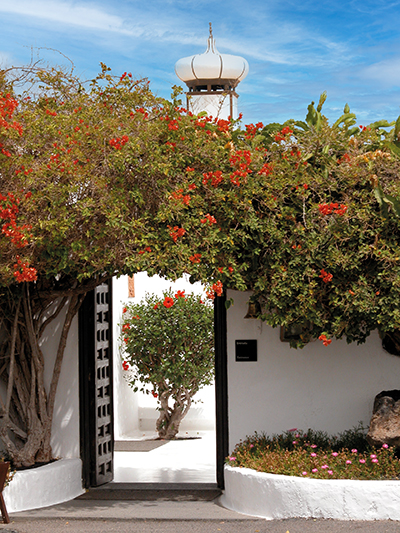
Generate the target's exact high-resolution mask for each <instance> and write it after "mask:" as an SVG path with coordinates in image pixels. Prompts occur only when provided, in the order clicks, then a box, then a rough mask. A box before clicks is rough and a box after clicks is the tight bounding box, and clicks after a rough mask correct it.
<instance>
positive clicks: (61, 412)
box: [40, 313, 80, 458]
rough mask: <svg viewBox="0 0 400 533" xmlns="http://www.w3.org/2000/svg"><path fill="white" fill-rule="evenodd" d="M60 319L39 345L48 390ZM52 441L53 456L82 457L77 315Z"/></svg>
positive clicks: (66, 349) (62, 316)
mask: <svg viewBox="0 0 400 533" xmlns="http://www.w3.org/2000/svg"><path fill="white" fill-rule="evenodd" d="M64 318H65V313H61V316H60V320H54V321H53V322H52V323H51V324H50V325H49V327H48V328H47V329H46V332H45V335H44V336H43V337H42V338H41V341H40V346H41V349H42V351H43V355H44V358H45V367H44V373H45V375H44V379H45V387H46V390H47V392H48V391H49V389H50V382H51V377H52V373H53V367H54V361H55V357H56V354H57V347H58V342H59V338H60V333H61V322H62V321H63V320H64ZM51 445H52V448H53V456H54V457H62V458H73V457H80V449H79V335H78V317H77V316H76V317H75V318H74V320H73V322H72V325H71V328H70V332H69V335H68V340H67V345H66V347H65V353H64V359H63V362H62V367H61V374H60V379H59V382H58V388H57V394H56V400H55V405H54V417H53V426H52V438H51Z"/></svg>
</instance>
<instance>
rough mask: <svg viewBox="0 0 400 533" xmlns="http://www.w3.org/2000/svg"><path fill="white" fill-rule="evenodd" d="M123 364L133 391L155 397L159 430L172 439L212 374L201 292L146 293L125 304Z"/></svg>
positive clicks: (208, 322)
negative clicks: (158, 407) (137, 301)
mask: <svg viewBox="0 0 400 533" xmlns="http://www.w3.org/2000/svg"><path fill="white" fill-rule="evenodd" d="M122 341H123V344H124V349H125V361H124V363H123V367H124V370H126V371H127V380H128V381H129V384H130V385H131V386H132V387H133V388H134V390H135V392H136V391H138V390H140V391H142V392H146V393H147V394H148V393H149V392H150V391H149V388H148V385H151V387H152V391H151V394H153V396H154V397H155V398H157V399H158V401H159V404H160V416H159V418H158V420H157V423H156V429H157V431H158V435H159V437H160V438H163V439H173V438H174V437H175V436H176V434H177V433H178V431H179V426H180V423H181V422H182V420H183V418H184V417H185V416H186V414H187V413H188V411H189V409H190V406H191V403H192V398H193V396H194V395H195V394H196V392H197V391H198V390H199V389H201V388H202V387H204V385H209V384H210V383H211V382H212V380H213V376H214V337H213V308H212V307H211V306H210V305H208V304H207V303H206V302H204V301H203V300H202V299H201V297H200V296H196V295H194V294H188V295H186V294H185V292H184V291H178V292H177V293H175V294H173V293H172V292H171V291H167V292H164V293H163V296H162V297H161V298H160V297H158V296H157V295H151V294H147V295H146V297H145V299H144V300H143V301H142V302H141V303H140V304H132V305H128V306H127V307H126V308H124V320H123V324H122Z"/></svg>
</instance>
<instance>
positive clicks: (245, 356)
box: [235, 339, 257, 362]
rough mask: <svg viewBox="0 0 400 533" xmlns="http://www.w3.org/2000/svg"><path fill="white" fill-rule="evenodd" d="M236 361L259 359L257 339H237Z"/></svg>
mask: <svg viewBox="0 0 400 533" xmlns="http://www.w3.org/2000/svg"><path fill="white" fill-rule="evenodd" d="M235 361H243V362H245V361H257V341H256V340H255V339H250V340H238V341H235Z"/></svg>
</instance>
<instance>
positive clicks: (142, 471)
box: [114, 431, 216, 483]
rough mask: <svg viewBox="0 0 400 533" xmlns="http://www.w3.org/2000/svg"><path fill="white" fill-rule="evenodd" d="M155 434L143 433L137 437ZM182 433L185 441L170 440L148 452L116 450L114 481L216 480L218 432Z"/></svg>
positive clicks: (141, 437)
mask: <svg viewBox="0 0 400 533" xmlns="http://www.w3.org/2000/svg"><path fill="white" fill-rule="evenodd" d="M155 436H156V435H154V434H153V433H141V434H140V435H138V436H137V439H134V440H138V441H148V440H149V439H152V438H154V437H155ZM181 436H182V437H184V439H183V440H173V441H167V442H166V444H163V445H162V446H159V447H157V448H155V449H154V450H151V451H147V452H143V451H115V452H114V483H216V441H215V432H214V431H200V432H190V431H189V432H187V433H185V434H183V435H181ZM188 437H196V438H188ZM197 437H200V438H197ZM132 440H133V439H132Z"/></svg>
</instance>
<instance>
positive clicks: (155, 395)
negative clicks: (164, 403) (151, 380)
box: [151, 390, 158, 398]
mask: <svg viewBox="0 0 400 533" xmlns="http://www.w3.org/2000/svg"><path fill="white" fill-rule="evenodd" d="M151 394H152V395H153V396H154V398H158V394H157V393H156V392H155V391H153V390H152V391H151Z"/></svg>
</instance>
